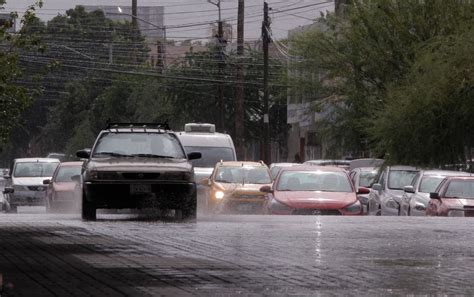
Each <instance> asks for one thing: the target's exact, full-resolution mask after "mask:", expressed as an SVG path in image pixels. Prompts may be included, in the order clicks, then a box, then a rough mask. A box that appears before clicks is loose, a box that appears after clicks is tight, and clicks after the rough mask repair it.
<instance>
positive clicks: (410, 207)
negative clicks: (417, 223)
mask: <svg viewBox="0 0 474 297" xmlns="http://www.w3.org/2000/svg"><path fill="white" fill-rule="evenodd" d="M469 175H470V174H469V173H466V172H462V171H448V170H421V171H420V172H419V173H418V174H417V175H416V176H415V178H414V179H413V182H412V183H411V185H408V186H405V188H404V192H405V193H404V194H403V196H402V199H401V204H400V215H401V216H424V215H425V214H426V208H427V207H428V203H429V202H430V193H431V192H434V191H435V190H436V189H437V188H438V186H439V184H440V183H441V182H442V181H443V180H444V179H445V178H446V177H448V176H469Z"/></svg>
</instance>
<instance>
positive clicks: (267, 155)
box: [262, 2, 272, 164]
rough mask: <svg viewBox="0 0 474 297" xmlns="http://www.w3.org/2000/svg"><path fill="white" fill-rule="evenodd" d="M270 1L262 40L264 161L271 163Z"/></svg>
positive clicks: (263, 24) (265, 10) (264, 14)
mask: <svg viewBox="0 0 474 297" xmlns="http://www.w3.org/2000/svg"><path fill="white" fill-rule="evenodd" d="M268 10H269V8H268V3H267V2H263V22H262V42H263V112H264V114H263V161H264V162H265V163H266V164H270V163H271V161H272V160H271V149H270V115H269V105H268V46H269V44H270V42H271V38H270V35H269V34H268V33H269V32H268V31H269V28H270V18H269V16H268Z"/></svg>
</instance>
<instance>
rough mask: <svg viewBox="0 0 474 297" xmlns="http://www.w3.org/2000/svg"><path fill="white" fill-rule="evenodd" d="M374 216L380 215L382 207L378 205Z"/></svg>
mask: <svg viewBox="0 0 474 297" xmlns="http://www.w3.org/2000/svg"><path fill="white" fill-rule="evenodd" d="M375 215H376V216H381V215H382V208H381V207H379V209H378V210H377V211H376V212H375Z"/></svg>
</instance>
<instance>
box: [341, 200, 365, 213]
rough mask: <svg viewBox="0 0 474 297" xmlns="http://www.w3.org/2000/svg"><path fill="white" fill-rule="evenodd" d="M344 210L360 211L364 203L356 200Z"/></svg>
mask: <svg viewBox="0 0 474 297" xmlns="http://www.w3.org/2000/svg"><path fill="white" fill-rule="evenodd" d="M344 211H347V212H351V213H360V212H361V211H362V205H361V204H360V202H359V201H356V202H355V203H352V204H351V205H349V206H346V207H345V208H344Z"/></svg>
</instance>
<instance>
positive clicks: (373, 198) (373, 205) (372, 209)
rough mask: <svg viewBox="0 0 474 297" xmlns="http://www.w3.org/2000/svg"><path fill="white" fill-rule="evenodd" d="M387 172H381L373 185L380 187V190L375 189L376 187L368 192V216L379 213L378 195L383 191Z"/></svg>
mask: <svg viewBox="0 0 474 297" xmlns="http://www.w3.org/2000/svg"><path fill="white" fill-rule="evenodd" d="M387 170H388V169H385V170H384V171H382V173H381V174H380V175H379V177H378V179H377V182H376V183H375V184H374V186H375V185H376V184H378V185H380V188H378V189H377V187H375V188H374V186H373V187H372V189H371V190H370V194H369V214H372V215H376V214H377V212H378V211H379V208H380V195H382V193H383V189H385V180H386V174H387Z"/></svg>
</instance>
